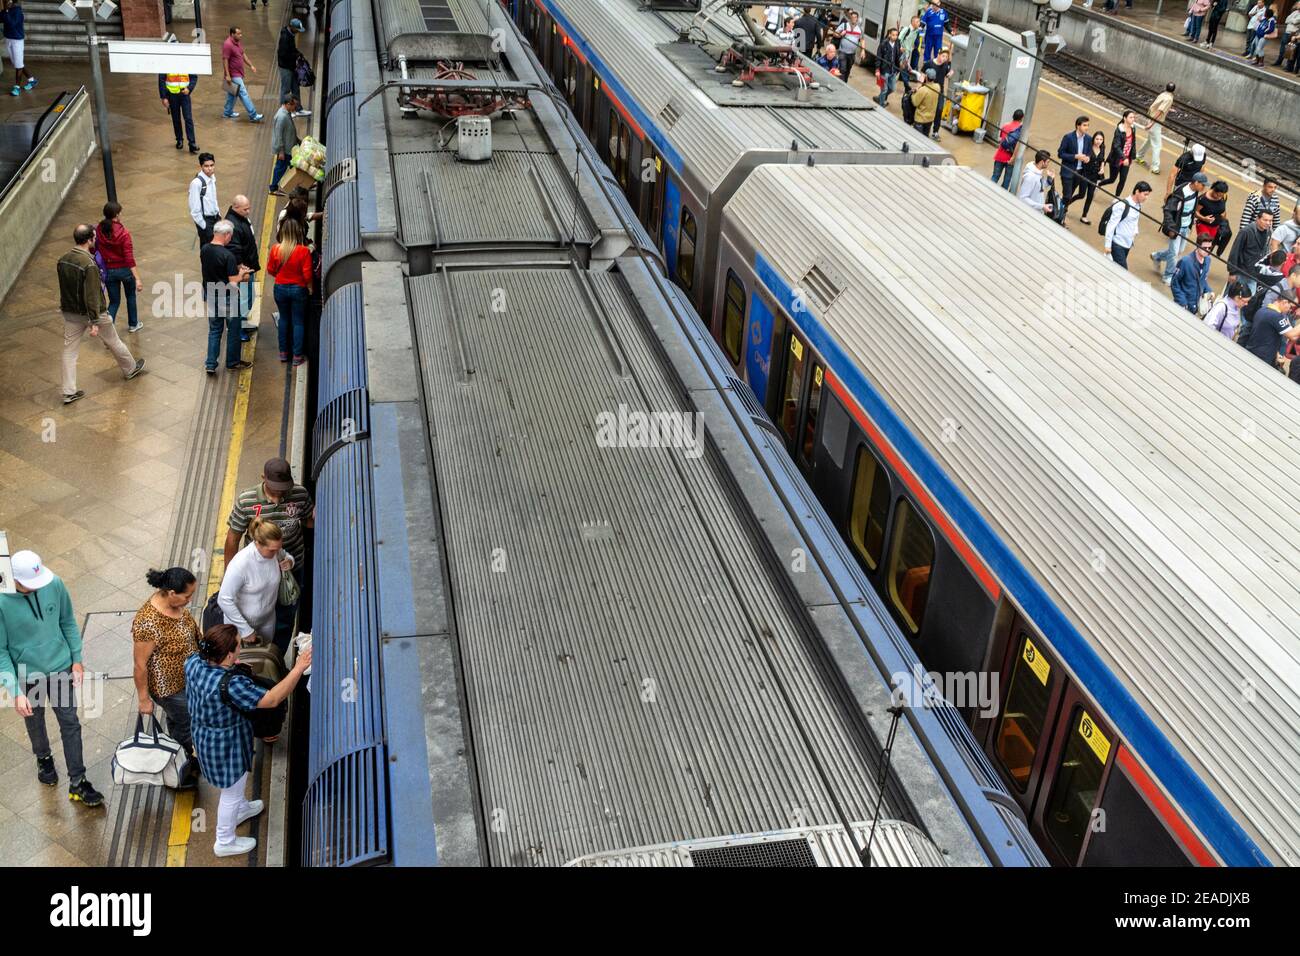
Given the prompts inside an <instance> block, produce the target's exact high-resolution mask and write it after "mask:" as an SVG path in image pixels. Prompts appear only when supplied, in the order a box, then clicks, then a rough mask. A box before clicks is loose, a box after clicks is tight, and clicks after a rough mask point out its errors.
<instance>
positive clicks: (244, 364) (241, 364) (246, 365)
mask: <svg viewBox="0 0 1300 956" xmlns="http://www.w3.org/2000/svg"><path fill="white" fill-rule="evenodd" d="M252 367H253V363H252V362H236V363H235V364H234V365H227V366H226V368H228V369H230V371H232V372H238V371H240V370H241V369H246V368H252Z"/></svg>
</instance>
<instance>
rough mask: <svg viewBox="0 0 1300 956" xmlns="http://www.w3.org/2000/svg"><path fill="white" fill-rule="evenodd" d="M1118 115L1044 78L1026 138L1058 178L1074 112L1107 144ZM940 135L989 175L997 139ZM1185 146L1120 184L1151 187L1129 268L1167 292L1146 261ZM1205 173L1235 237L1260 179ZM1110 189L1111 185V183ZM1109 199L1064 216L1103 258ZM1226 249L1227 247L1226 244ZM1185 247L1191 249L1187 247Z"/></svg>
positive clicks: (1220, 164) (1111, 106)
mask: <svg viewBox="0 0 1300 956" xmlns="http://www.w3.org/2000/svg"><path fill="white" fill-rule="evenodd" d="M849 82H850V84H851V85H852V86H854V87H855V88H856V89H858V90H859V91H861V92H862V94H863V95H865V96H871V95H873V94H876V93H878V92H879V91H878V90H877V89H876V84H875V75H874V74H873V73H872V72H871V71H869V70H866V69H861V68H859V69H857V70H855V71H854V72H853V73H852V74H851V75H850V78H849ZM901 93H902V87H901V86H900V87H899V88H898V89H897V90H895V92H894V94H893V95H892V96H891V97H890V98H889V111H890V112H891V113H893V114H895V115H897V116H900V118H901V108H900V103H901V102H902V96H901ZM1120 114H1121V108H1120V107H1119V105H1118V104H1116V103H1114V102H1111V101H1107V100H1105V99H1102V98H1100V97H1097V96H1096V95H1095V94H1092V93H1091V92H1087V93H1085V92H1082V91H1080V90H1078V89H1072V88H1070V87H1068V86H1065V85H1062V84H1060V83H1056V82H1054V81H1053V80H1051V79H1044V80H1043V82H1042V83H1041V85H1040V87H1039V90H1038V93H1037V97H1036V99H1035V103H1034V112H1033V129H1031V130H1030V132H1029V135H1028V138H1027V139H1026V140H1025V142H1026V144H1027V146H1028V147H1031V148H1032V149H1039V148H1041V149H1046V150H1048V151H1049V152H1050V153H1051V154H1052V157H1053V162H1052V165H1051V167H1050V169H1051V171H1052V173H1053V175H1054V177H1055V178H1056V179H1057V180H1058V182H1059V179H1060V175H1059V170H1058V169H1057V166H1056V162H1055V157H1056V147H1057V145H1058V144H1059V143H1060V141H1061V137H1062V136H1064V135H1065V134H1066V133H1067V132H1069V131H1070V130H1072V129H1073V128H1074V121H1075V119H1076V118H1077V117H1079V116H1088V117H1089V118H1090V120H1091V126H1090V129H1091V131H1092V132H1094V133H1095V132H1097V131H1098V130H1100V131H1101V132H1103V133H1104V134H1105V135H1106V141H1107V145H1108V148H1109V143H1110V139H1111V137H1112V135H1113V134H1114V131H1115V126H1116V124H1117V123H1118V122H1119V117H1120ZM939 136H940V141H939V142H940V145H941V146H943V147H944V148H945V149H947V150H949V151H950V152H951V153H952V154H953V156H954V157H955V158H956V160H957V162H958V163H959V164H960V165H962V166H968V167H970V168H971V169H973V170H976V171H980V172H983V174H984V175H986V176H990V177H991V176H992V173H993V154H994V152H995V150H996V149H997V143H996V137H992V136H990V137H987V138H986V139H985V141H984V142H983V143H976V142H975V141H974V140H973V139H972V137H971V136H969V135H967V134H955V133H952V132H950V131H949V130H948V129H947V127H943V128H942V129H941V131H940V133H939ZM1144 141H1145V135H1144V134H1142V133H1139V135H1138V142H1139V144H1140V143H1142V142H1144ZM1184 148H1185V145H1184V143H1183V141H1182V140H1181V139H1178V138H1176V137H1174V136H1172V135H1169V134H1166V136H1165V139H1164V143H1163V151H1162V158H1161V161H1160V174H1159V175H1153V174H1152V173H1151V170H1150V168H1149V167H1148V166H1134V167H1133V168H1132V170H1131V171H1130V172H1129V175H1128V181H1127V184H1126V188H1125V195H1128V194H1130V193H1131V192H1132V191H1133V187H1134V186H1135V185H1136V184H1137V183H1138V182H1140V181H1142V180H1146V181H1147V182H1149V183H1150V184H1151V185H1152V186H1153V187H1155V191H1154V192H1153V193H1152V195H1151V198H1150V199H1148V200H1147V202H1146V204H1145V206H1144V207H1143V212H1144V218H1143V221H1142V223H1141V225H1140V226H1139V229H1138V237H1137V242H1136V244H1135V245H1134V247H1133V251H1132V252H1131V253H1130V254H1129V271H1131V272H1132V273H1133V274H1134V275H1136V276H1139V277H1141V278H1143V279H1146V280H1147V281H1148V282H1150V283H1151V284H1152V285H1153V286H1155V287H1158V288H1160V289H1163V290H1164V292H1165V294H1166V295H1168V294H1169V292H1168V289H1167V288H1166V287H1165V286H1164V285H1163V283H1162V282H1161V279H1160V272H1159V271H1157V268H1156V265H1155V263H1153V262H1152V261H1151V259H1150V253H1152V252H1156V251H1158V250H1162V249H1164V248H1165V246H1166V245H1167V242H1166V241H1165V240H1164V239H1163V238H1162V237H1161V236H1160V234H1159V219H1160V206H1161V204H1162V203H1163V201H1164V196H1165V188H1166V186H1167V184H1168V179H1169V172H1170V170H1172V169H1173V168H1174V161H1175V160H1176V159H1177V158H1178V156H1179V155H1180V154H1181V153H1182V152H1183V150H1184ZM1206 174H1207V175H1208V176H1209V177H1210V179H1211V181H1212V182H1213V181H1215V180H1220V179H1221V180H1223V181H1224V182H1226V183H1227V184H1228V187H1229V188H1228V221H1229V223H1231V225H1232V229H1233V234H1234V237H1235V235H1236V232H1237V226H1238V221H1239V220H1240V218H1241V210H1242V207H1243V205H1244V204H1245V201H1246V197H1247V196H1248V195H1249V194H1250V193H1251V192H1254V191H1255V190H1257V189H1258V188H1259V186H1260V182H1259V179H1258V178H1256V177H1253V176H1251V175H1250V174H1249V172H1248V171H1246V170H1243V169H1242V168H1241V166H1240V165H1239V164H1236V163H1231V162H1225V161H1222V160H1221V159H1216V157H1215V156H1214V154H1213V153H1210V155H1209V160H1208V162H1207V164H1206ZM1109 188H1111V189H1113V188H1114V187H1113V186H1112V187H1109ZM1278 196H1279V199H1280V202H1281V205H1282V214H1283V216H1286V215H1289V214H1290V212H1291V209H1292V208H1293V207H1294V205H1295V203H1296V201H1297V199H1296V197H1295V196H1294V195H1290V194H1287V193H1285V192H1283V191H1282V190H1279V191H1278ZM1113 201H1114V197H1113V196H1110V195H1107V194H1104V193H1103V191H1102V190H1101V189H1098V190H1097V192H1096V198H1095V199H1094V201H1093V204H1092V209H1091V211H1090V212H1089V214H1088V218H1089V219H1090V220H1091V225H1085V224H1083V223H1081V222H1080V221H1079V219H1080V216H1081V215H1082V212H1083V206H1082V202H1075V203H1074V204H1073V205H1071V207H1070V212H1069V215H1068V216H1067V217H1066V222H1065V228H1066V229H1068V230H1069V231H1070V232H1072V233H1074V234H1075V235H1077V236H1079V237H1080V238H1081V239H1083V241H1084V242H1086V243H1087V244H1088V245H1090V246H1092V247H1094V248H1095V249H1096V251H1097V255H1099V256H1103V255H1105V253H1104V252H1103V251H1102V248H1103V243H1102V237H1101V235H1099V234H1098V232H1097V223H1098V222H1099V221H1100V220H1101V216H1102V214H1103V213H1104V212H1105V211H1106V207H1107V206H1108V205H1109V204H1110V203H1111V202H1113ZM901 202H902V203H903V204H904V206H905V204H906V199H905V198H903V199H902V200H901ZM972 238H977V237H972ZM1230 249H1231V246H1229V250H1230ZM1188 251H1190V247H1189V250H1188ZM1225 258H1226V257H1225ZM1227 276H1228V273H1227V267H1226V265H1225V264H1224V263H1223V262H1222V261H1215V262H1214V263H1213V264H1212V265H1211V267H1210V277H1209V282H1210V287H1211V288H1213V289H1215V290H1216V291H1217V290H1219V289H1221V288H1222V287H1223V284H1224V283H1225V282H1226V281H1227ZM1050 279H1051V277H1050V276H1045V277H1044V281H1050ZM1189 318H1190V316H1189Z"/></svg>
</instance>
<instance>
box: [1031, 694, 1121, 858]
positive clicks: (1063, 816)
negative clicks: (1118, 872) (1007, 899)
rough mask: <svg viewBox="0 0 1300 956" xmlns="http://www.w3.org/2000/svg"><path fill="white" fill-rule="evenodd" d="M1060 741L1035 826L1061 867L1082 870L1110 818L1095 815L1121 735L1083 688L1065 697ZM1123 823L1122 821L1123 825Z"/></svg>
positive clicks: (1041, 794)
mask: <svg viewBox="0 0 1300 956" xmlns="http://www.w3.org/2000/svg"><path fill="white" fill-rule="evenodd" d="M1059 713H1060V717H1059V719H1058V721H1057V729H1056V735H1055V736H1056V739H1055V740H1054V741H1053V744H1052V748H1051V752H1050V753H1049V754H1048V755H1047V770H1046V773H1045V774H1044V778H1043V782H1042V786H1040V788H1039V800H1038V810H1037V811H1036V812H1035V813H1034V815H1033V816H1032V817H1031V818H1030V826H1031V829H1033V830H1034V831H1035V832H1036V833H1039V834H1041V835H1042V836H1043V837H1044V838H1045V839H1041V840H1040V841H1039V842H1040V844H1041V845H1042V846H1043V849H1044V852H1046V853H1047V856H1048V858H1049V859H1050V860H1051V861H1052V862H1053V863H1056V864H1058V865H1065V866H1077V865H1078V864H1079V863H1080V862H1081V861H1082V860H1083V855H1084V853H1085V852H1086V850H1087V847H1088V841H1089V839H1090V838H1091V836H1092V835H1093V833H1094V832H1096V830H1097V829H1098V828H1099V827H1104V825H1105V824H1104V818H1103V817H1102V816H1100V815H1098V814H1096V813H1095V811H1096V810H1097V807H1098V805H1099V804H1100V803H1101V794H1102V791H1103V790H1104V789H1105V787H1106V777H1107V775H1108V774H1109V772H1110V767H1111V764H1112V761H1113V760H1114V757H1115V753H1116V751H1117V749H1118V747H1117V743H1118V740H1117V738H1116V735H1115V732H1114V731H1113V730H1112V729H1111V727H1110V726H1109V725H1107V724H1106V723H1105V722H1104V721H1103V720H1102V719H1101V715H1100V714H1099V713H1098V711H1097V709H1096V707H1094V706H1093V705H1092V704H1091V703H1090V702H1089V701H1088V700H1087V699H1085V698H1084V696H1083V694H1082V693H1080V691H1079V690H1078V688H1076V687H1074V686H1067V687H1066V690H1065V693H1064V695H1063V697H1062V701H1061V708H1060V712H1059ZM1120 822H1122V821H1120Z"/></svg>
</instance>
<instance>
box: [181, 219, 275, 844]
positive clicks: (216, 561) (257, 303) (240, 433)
mask: <svg viewBox="0 0 1300 956" xmlns="http://www.w3.org/2000/svg"><path fill="white" fill-rule="evenodd" d="M274 222H275V197H274V196H268V197H267V200H266V213H265V215H263V216H262V242H261V261H263V262H265V261H266V257H267V254H268V251H269V249H270V246H269V245H268V243H267V240H268V239H269V238H270V236H271V226H272V225H273V223H274ZM249 315H250V317H251V319H252V323H253V325H256V326H259V327H260V326H261V324H262V295H261V293H260V292H258V293H257V296H256V298H254V300H253V307H252V309H251V310H250V311H249ZM259 334H260V332H259ZM245 344H246V345H247V348H245V349H244V351H243V353H242V355H241V357H242V358H243V359H244V360H245V361H247V362H252V361H253V356H254V355H255V354H256V352H257V336H256V335H255V336H253V337H252V338H250V339H249V340H248V342H246V343H245ZM252 390H253V368H252V366H251V365H250V366H249V367H248V368H245V369H240V372H239V384H238V385H237V386H236V392H235V411H234V414H233V415H232V416H231V421H230V448H229V450H228V451H227V452H226V479H225V482H224V483H223V485H222V488H221V505H220V506H219V508H218V509H217V532H216V541H215V543H214V545H213V548H212V569H211V571H210V572H209V575H208V596H209V597H211V596H212V594H213V593H214V592H216V591H217V590H218V589H219V588H220V587H221V578H222V576H223V575H224V574H225V571H226V553H225V546H226V521H225V519H226V515H228V514H230V509H231V508H232V507H234V504H235V482H237V481H238V480H239V459H240V457H241V456H242V455H243V451H244V432H245V430H246V429H247V427H248V399H249V394H250V393H251V392H252ZM193 810H194V791H193V790H181V791H177V793H176V800H175V802H174V803H173V804H172V828H171V833H170V834H169V836H168V838H167V865H168V866H184V865H185V857H186V854H187V853H188V851H189V843H190V821H191V817H192V814H193Z"/></svg>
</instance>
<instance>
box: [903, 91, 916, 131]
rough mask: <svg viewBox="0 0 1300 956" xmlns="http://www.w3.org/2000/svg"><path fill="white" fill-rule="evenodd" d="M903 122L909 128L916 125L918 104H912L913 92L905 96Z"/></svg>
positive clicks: (908, 92)
mask: <svg viewBox="0 0 1300 956" xmlns="http://www.w3.org/2000/svg"><path fill="white" fill-rule="evenodd" d="M903 122H904V123H906V124H907V125H908V126H914V125H915V124H916V104H915V103H913V102H912V91H911V90H908V91H907V92H906V93H904V94H903Z"/></svg>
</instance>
